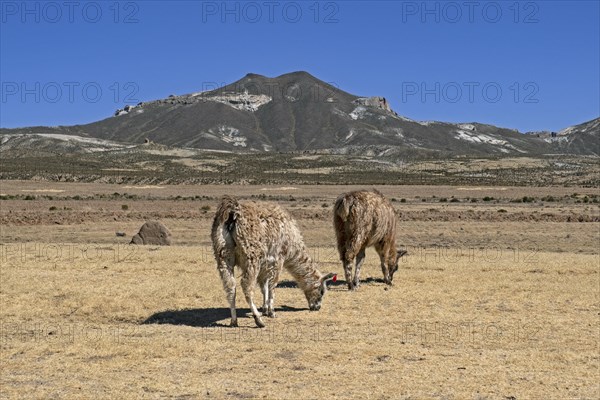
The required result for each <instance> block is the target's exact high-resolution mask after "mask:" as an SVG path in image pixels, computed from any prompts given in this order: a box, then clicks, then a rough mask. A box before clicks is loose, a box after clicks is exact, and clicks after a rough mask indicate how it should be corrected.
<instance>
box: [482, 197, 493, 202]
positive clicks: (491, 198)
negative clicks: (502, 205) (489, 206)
mask: <svg viewBox="0 0 600 400" xmlns="http://www.w3.org/2000/svg"><path fill="white" fill-rule="evenodd" d="M492 200H494V198H493V197H490V196H485V197H484V198H483V201H492Z"/></svg>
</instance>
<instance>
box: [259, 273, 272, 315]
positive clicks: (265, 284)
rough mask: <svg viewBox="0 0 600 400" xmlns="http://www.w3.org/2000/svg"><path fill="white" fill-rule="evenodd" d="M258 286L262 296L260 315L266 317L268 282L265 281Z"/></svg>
mask: <svg viewBox="0 0 600 400" xmlns="http://www.w3.org/2000/svg"><path fill="white" fill-rule="evenodd" d="M259 284H260V290H261V291H262V295H263V306H262V313H263V315H266V314H267V312H268V310H269V294H270V293H269V292H270V290H269V281H268V280H265V281H264V282H259Z"/></svg>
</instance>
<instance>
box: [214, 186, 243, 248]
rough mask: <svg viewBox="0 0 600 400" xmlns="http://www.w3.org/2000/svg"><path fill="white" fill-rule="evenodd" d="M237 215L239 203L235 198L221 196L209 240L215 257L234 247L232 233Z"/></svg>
mask: <svg viewBox="0 0 600 400" xmlns="http://www.w3.org/2000/svg"><path fill="white" fill-rule="evenodd" d="M238 215H239V203H238V200H237V199H236V198H235V197H232V196H223V198H222V199H221V202H220V203H219V206H218V207H217V212H216V213H215V218H214V220H213V225H212V230H211V238H212V243H213V250H214V252H215V256H216V257H220V256H223V255H224V252H226V250H227V249H232V248H233V247H235V240H234V236H235V235H234V232H235V225H236V220H237V217H238Z"/></svg>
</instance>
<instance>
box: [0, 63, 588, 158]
mask: <svg viewBox="0 0 600 400" xmlns="http://www.w3.org/2000/svg"><path fill="white" fill-rule="evenodd" d="M599 129H600V118H597V119H594V120H591V121H587V122H584V123H582V124H578V125H575V126H573V127H568V128H565V129H563V130H562V131H560V132H558V133H557V132H554V133H553V132H530V133H525V134H523V133H520V132H519V131H517V130H514V129H508V128H502V127H497V126H493V125H489V124H483V123H478V122H470V123H449V122H441V121H414V120H412V119H410V118H407V117H404V116H401V115H399V114H397V113H396V112H395V111H394V110H392V109H391V107H390V106H389V103H388V102H387V100H386V99H385V98H384V97H377V96H374V97H361V96H357V95H354V94H351V93H348V92H345V91H343V90H341V89H339V88H337V87H335V86H334V85H331V84H330V83H327V82H324V81H321V80H319V79H318V78H316V77H314V76H313V75H311V74H309V73H308V72H306V71H295V72H290V73H286V74H283V75H280V76H277V77H274V78H269V77H266V76H264V75H260V74H256V73H248V74H246V75H245V76H244V77H242V78H241V79H239V80H237V81H235V82H232V83H230V84H228V85H225V86H222V87H219V88H216V89H214V90H207V91H203V92H195V93H189V94H184V95H171V96H169V97H167V98H164V99H158V100H153V101H148V102H141V103H139V104H137V105H135V106H125V107H124V108H122V109H119V110H117V111H116V112H115V114H114V115H113V116H112V117H108V118H105V119H103V120H100V121H96V122H92V123H89V124H84V125H73V126H59V127H26V128H14V129H6V128H4V129H0V134H26V133H44V132H45V133H55V134H56V133H57V134H67V135H77V136H81V137H92V138H97V139H103V140H110V141H115V142H120V143H136V144H139V143H143V142H145V141H151V142H154V143H159V144H163V145H168V146H174V147H191V148H198V149H210V150H226V151H238V152H270V151H278V152H290V151H292V152H302V151H312V150H331V151H337V152H342V153H343V152H345V151H350V150H352V149H360V148H373V147H376V148H381V149H382V151H386V150H388V152H389V153H394V154H398V155H400V156H413V157H454V156H465V155H472V156H519V155H541V154H555V153H567V154H575V155H595V156H598V155H600V151H599V150H598V136H599V133H598V130H599Z"/></svg>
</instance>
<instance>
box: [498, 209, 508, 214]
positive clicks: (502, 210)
mask: <svg viewBox="0 0 600 400" xmlns="http://www.w3.org/2000/svg"><path fill="white" fill-rule="evenodd" d="M498 212H499V213H505V212H507V211H506V210H505V209H504V208H501V209H499V210H498Z"/></svg>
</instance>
